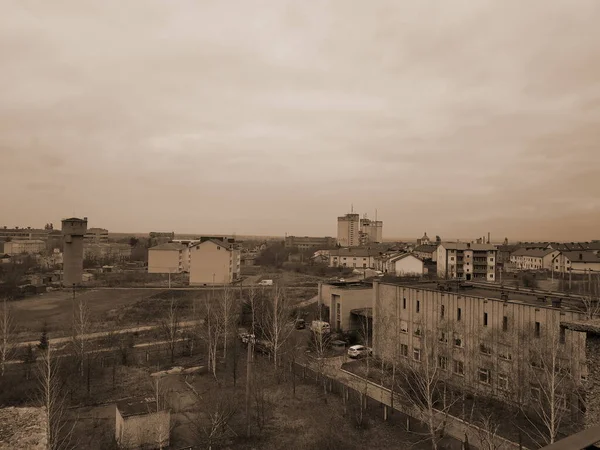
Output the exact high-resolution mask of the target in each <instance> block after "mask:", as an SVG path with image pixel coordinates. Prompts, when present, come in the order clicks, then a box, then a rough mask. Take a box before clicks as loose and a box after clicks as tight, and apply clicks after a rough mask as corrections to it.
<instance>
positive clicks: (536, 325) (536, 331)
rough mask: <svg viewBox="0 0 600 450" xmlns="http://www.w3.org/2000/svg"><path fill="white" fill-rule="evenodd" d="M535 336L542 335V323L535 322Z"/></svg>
mask: <svg viewBox="0 0 600 450" xmlns="http://www.w3.org/2000/svg"><path fill="white" fill-rule="evenodd" d="M535 337H540V323H539V322H536V323H535Z"/></svg>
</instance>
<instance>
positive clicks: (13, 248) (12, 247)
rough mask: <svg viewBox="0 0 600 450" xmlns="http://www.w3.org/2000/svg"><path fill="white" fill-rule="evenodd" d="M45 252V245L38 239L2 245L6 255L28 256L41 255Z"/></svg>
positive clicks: (15, 241)
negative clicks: (24, 254)
mask: <svg viewBox="0 0 600 450" xmlns="http://www.w3.org/2000/svg"><path fill="white" fill-rule="evenodd" d="M44 250H46V243H45V242H44V241H42V240H38V239H26V240H25V239H24V240H14V241H10V242H5V243H4V253H6V254H7V255H20V254H23V253H27V254H30V255H33V254H36V253H41V252H43V251H44Z"/></svg>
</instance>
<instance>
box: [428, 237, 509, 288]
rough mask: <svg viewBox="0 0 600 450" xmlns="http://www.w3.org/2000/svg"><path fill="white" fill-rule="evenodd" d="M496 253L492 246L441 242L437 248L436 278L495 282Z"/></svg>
mask: <svg viewBox="0 0 600 450" xmlns="http://www.w3.org/2000/svg"><path fill="white" fill-rule="evenodd" d="M496 252H497V249H496V247H495V246H494V245H492V244H474V243H470V242H442V243H440V245H438V248H437V273H438V277H440V278H446V279H450V278H463V279H465V280H481V281H495V279H496Z"/></svg>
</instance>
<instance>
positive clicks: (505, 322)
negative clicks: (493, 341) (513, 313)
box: [502, 316, 508, 331]
mask: <svg viewBox="0 0 600 450" xmlns="http://www.w3.org/2000/svg"><path fill="white" fill-rule="evenodd" d="M502 331H508V317H507V316H504V317H502Z"/></svg>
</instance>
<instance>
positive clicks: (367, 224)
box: [359, 216, 383, 245]
mask: <svg viewBox="0 0 600 450" xmlns="http://www.w3.org/2000/svg"><path fill="white" fill-rule="evenodd" d="M382 235H383V222H382V221H381V220H370V219H367V218H366V216H365V217H364V218H362V219H360V236H359V241H360V245H369V244H380V243H381V242H383V236H382Z"/></svg>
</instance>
